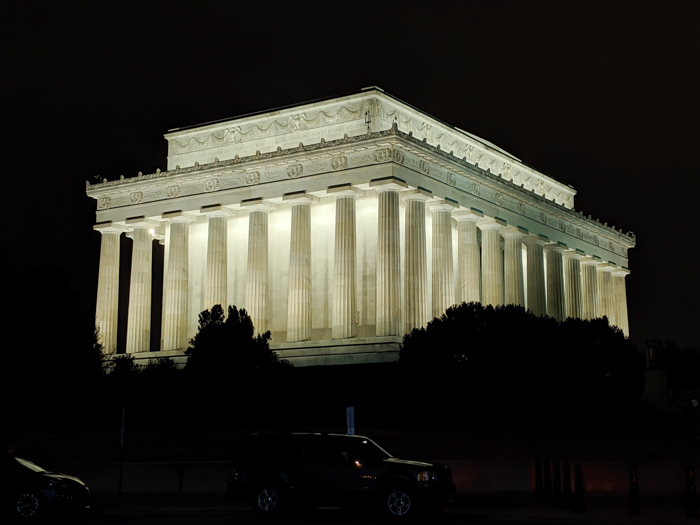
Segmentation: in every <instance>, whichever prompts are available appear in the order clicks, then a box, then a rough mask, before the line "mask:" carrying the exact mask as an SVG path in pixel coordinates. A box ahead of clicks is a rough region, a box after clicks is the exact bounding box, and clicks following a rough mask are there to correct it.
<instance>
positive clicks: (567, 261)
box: [564, 250, 583, 319]
mask: <svg viewBox="0 0 700 525" xmlns="http://www.w3.org/2000/svg"><path fill="white" fill-rule="evenodd" d="M582 258H583V254H581V253H578V252H577V251H576V250H567V251H565V252H564V286H565V289H564V300H565V303H566V317H573V318H575V319H582V318H583V317H582V312H581V259H582Z"/></svg>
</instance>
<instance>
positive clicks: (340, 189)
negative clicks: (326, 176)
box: [326, 183, 365, 199]
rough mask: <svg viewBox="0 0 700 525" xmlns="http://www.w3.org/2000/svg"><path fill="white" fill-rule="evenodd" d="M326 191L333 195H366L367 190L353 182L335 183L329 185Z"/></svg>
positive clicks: (354, 196)
mask: <svg viewBox="0 0 700 525" xmlns="http://www.w3.org/2000/svg"><path fill="white" fill-rule="evenodd" d="M326 193H328V194H329V195H332V196H333V197H353V198H355V199H356V198H357V197H364V196H365V192H364V191H362V190H361V189H359V188H356V187H354V186H353V185H352V184H350V183H347V184H335V185H333V186H328V189H327V190H326Z"/></svg>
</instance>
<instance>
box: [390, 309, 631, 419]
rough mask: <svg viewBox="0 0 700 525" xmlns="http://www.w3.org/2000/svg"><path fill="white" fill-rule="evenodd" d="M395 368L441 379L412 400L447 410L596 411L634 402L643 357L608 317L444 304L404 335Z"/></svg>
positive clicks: (558, 414) (416, 378)
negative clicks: (561, 315)
mask: <svg viewBox="0 0 700 525" xmlns="http://www.w3.org/2000/svg"><path fill="white" fill-rule="evenodd" d="M399 369H400V370H401V371H402V374H403V375H405V376H407V377H409V378H410V382H411V383H415V384H420V383H421V381H423V382H425V381H428V382H431V381H438V382H439V384H440V388H439V389H438V390H439V392H440V393H439V394H438V396H439V398H438V399H431V394H430V391H431V390H428V391H427V392H426V391H420V393H414V395H413V399H412V400H411V403H412V405H413V406H421V405H423V406H424V407H425V408H426V410H428V411H430V410H431V408H430V407H431V406H432V407H443V408H444V410H445V412H446V413H448V414H458V413H461V414H469V415H473V414H475V413H478V412H479V411H482V412H483V413H485V414H486V413H488V414H490V415H493V414H503V415H505V414H508V417H515V416H517V417H522V418H530V417H537V418H545V417H547V415H549V417H552V418H553V419H561V418H564V419H567V418H569V419H572V418H574V417H576V416H575V415H576V414H579V415H580V414H584V413H585V414H588V415H595V416H596V417H597V415H599V414H602V413H603V412H605V413H612V412H620V411H624V410H628V409H630V408H633V407H636V405H637V404H638V402H639V400H640V398H641V395H642V393H643V391H644V361H643V357H642V356H641V354H639V353H638V352H637V351H636V350H635V348H634V346H632V345H631V344H630V342H629V340H628V339H626V338H625V337H624V335H623V334H622V332H621V331H620V330H619V329H618V328H616V327H611V326H610V325H609V324H608V321H607V319H605V318H603V319H594V320H591V321H585V320H581V319H567V320H566V321H565V322H563V323H559V322H557V321H556V320H554V319H552V318H549V317H538V316H535V315H533V314H532V313H529V312H527V311H526V310H525V309H524V308H522V307H519V306H514V305H507V306H498V307H496V308H493V307H491V306H486V307H484V306H482V305H481V304H479V303H469V304H465V303H462V304H460V305H455V306H453V307H451V308H449V309H448V310H447V312H445V314H444V315H442V316H441V317H440V318H436V319H434V320H433V321H431V322H430V323H428V326H427V327H426V328H424V329H421V330H413V331H412V332H411V333H410V334H407V335H406V336H405V337H404V341H403V346H402V349H401V352H400V356H399ZM421 378H423V379H421ZM427 378H431V379H427ZM433 378H434V379H433ZM433 391H434V390H433Z"/></svg>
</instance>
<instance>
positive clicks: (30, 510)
mask: <svg viewBox="0 0 700 525" xmlns="http://www.w3.org/2000/svg"><path fill="white" fill-rule="evenodd" d="M40 510H41V502H40V501H39V496H37V495H36V494H34V493H33V492H25V493H23V494H20V495H19V496H17V499H16V500H15V511H16V512H17V516H19V517H20V518H21V519H24V520H30V519H33V518H36V516H37V515H38V514H39V511H40Z"/></svg>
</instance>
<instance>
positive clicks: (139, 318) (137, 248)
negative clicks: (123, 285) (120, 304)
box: [126, 218, 158, 354]
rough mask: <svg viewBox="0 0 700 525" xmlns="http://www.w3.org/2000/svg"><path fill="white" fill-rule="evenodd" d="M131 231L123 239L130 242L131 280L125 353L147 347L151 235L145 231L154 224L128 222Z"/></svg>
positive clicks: (144, 221)
mask: <svg viewBox="0 0 700 525" xmlns="http://www.w3.org/2000/svg"><path fill="white" fill-rule="evenodd" d="M126 224H127V226H129V227H130V228H133V231H131V232H130V233H128V234H127V237H129V238H131V239H132V240H133V250H132V255H131V279H130V283H129V313H128V318H127V324H126V353H127V354H135V353H140V352H148V351H149V350H150V348H151V278H152V274H151V270H152V257H153V236H152V235H151V233H150V231H149V230H152V229H154V228H156V227H157V225H158V223H156V222H154V221H149V220H146V219H143V218H138V219H129V220H127V221H126Z"/></svg>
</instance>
